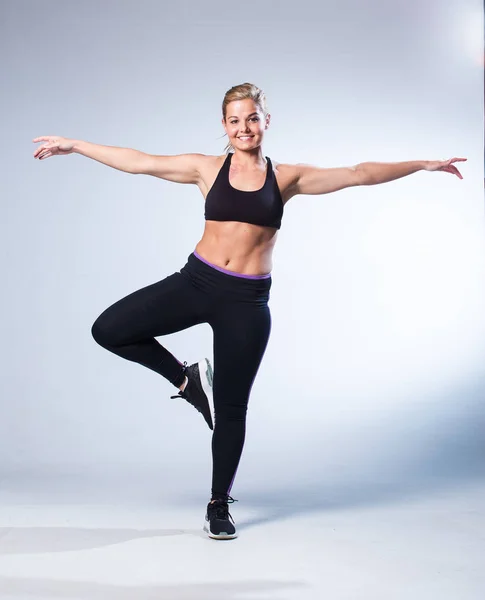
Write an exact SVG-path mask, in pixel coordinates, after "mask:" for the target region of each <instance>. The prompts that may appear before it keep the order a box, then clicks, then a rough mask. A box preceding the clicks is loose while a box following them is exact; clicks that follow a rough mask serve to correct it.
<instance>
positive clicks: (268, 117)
mask: <svg viewBox="0 0 485 600" xmlns="http://www.w3.org/2000/svg"><path fill="white" fill-rule="evenodd" d="M270 121H271V115H270V114H269V113H268V114H267V115H266V125H265V126H264V128H265V129H268V127H269V124H270Z"/></svg>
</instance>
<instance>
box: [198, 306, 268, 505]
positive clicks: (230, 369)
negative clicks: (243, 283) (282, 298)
mask: <svg viewBox="0 0 485 600" xmlns="http://www.w3.org/2000/svg"><path fill="white" fill-rule="evenodd" d="M210 325H211V326H212V328H213V331H214V383H213V385H214V389H213V393H214V412H215V427H214V434H213V437H212V455H213V475H212V499H216V498H222V499H223V498H225V497H227V495H229V493H230V491H231V488H232V484H233V482H234V478H235V475H236V471H237V468H238V465H239V460H240V458H241V453H242V450H243V446H244V440H245V434H246V413H247V407H248V401H249V395H250V392H251V388H252V386H253V383H254V379H255V377H256V374H257V372H258V370H259V367H260V364H261V361H262V358H263V355H264V352H265V350H266V346H267V343H268V339H269V335H270V331H271V314H270V309H269V307H268V305H267V304H266V305H264V306H261V305H251V304H244V303H234V304H229V305H228V306H227V307H225V308H223V309H222V310H221V311H220V312H219V313H218V314H217V316H216V318H215V319H214V320H212V322H210Z"/></svg>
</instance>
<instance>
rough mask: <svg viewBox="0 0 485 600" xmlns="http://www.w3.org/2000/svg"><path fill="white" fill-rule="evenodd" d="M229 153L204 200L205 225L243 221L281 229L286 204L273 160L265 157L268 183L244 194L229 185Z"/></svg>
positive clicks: (266, 181) (230, 155)
mask: <svg viewBox="0 0 485 600" xmlns="http://www.w3.org/2000/svg"><path fill="white" fill-rule="evenodd" d="M233 154H234V153H233V152H230V153H229V154H228V155H227V157H226V160H225V161H224V164H223V165H222V167H221V169H220V171H219V173H218V174H217V177H216V180H215V181H214V184H213V186H212V187H211V189H210V190H209V193H208V194H207V197H206V199H205V219H206V221H241V222H243V223H251V224H253V225H265V226H266V227H275V228H276V229H279V228H280V227H281V219H282V217H283V200H282V198H281V193H280V190H279V187H278V183H277V181H276V177H275V174H274V172H273V167H272V165H271V161H270V159H269V158H268V157H267V156H266V160H267V167H266V179H265V182H264V185H263V187H262V188H261V189H259V190H256V191H250V192H245V191H242V190H237V189H236V188H234V187H232V185H231V184H230V183H229V166H230V164H231V159H232V155H233Z"/></svg>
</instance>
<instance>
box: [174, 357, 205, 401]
mask: <svg viewBox="0 0 485 600" xmlns="http://www.w3.org/2000/svg"><path fill="white" fill-rule="evenodd" d="M182 368H183V375H184V377H185V374H186V372H187V368H188V367H187V361H186V360H184V365H183V367H182ZM188 385H189V382H188V381H187V385H186V386H185V389H184V391H183V392H182V391H181V390H180V391H179V393H178V394H177V395H176V396H170V398H171V399H173V398H183V399H184V400H188V398H187V394H186V392H185V390H186V389H187V386H188ZM189 402H190V401H189ZM190 404H192V402H190ZM196 408H197V407H196ZM197 410H199V409H198V408H197ZM199 412H200V410H199Z"/></svg>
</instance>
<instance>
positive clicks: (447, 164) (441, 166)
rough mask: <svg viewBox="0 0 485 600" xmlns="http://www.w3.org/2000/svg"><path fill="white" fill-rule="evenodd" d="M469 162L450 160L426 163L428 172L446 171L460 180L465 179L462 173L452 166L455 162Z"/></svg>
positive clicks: (460, 159) (459, 159)
mask: <svg viewBox="0 0 485 600" xmlns="http://www.w3.org/2000/svg"><path fill="white" fill-rule="evenodd" d="M465 160H468V159H467V158H450V159H449V160H428V161H427V162H426V166H425V170H426V171H446V173H452V174H453V175H456V176H457V177H459V178H460V179H463V177H462V175H461V173H460V171H458V169H457V168H456V167H455V166H454V165H453V164H452V163H454V162H463V161H465Z"/></svg>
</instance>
